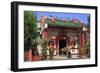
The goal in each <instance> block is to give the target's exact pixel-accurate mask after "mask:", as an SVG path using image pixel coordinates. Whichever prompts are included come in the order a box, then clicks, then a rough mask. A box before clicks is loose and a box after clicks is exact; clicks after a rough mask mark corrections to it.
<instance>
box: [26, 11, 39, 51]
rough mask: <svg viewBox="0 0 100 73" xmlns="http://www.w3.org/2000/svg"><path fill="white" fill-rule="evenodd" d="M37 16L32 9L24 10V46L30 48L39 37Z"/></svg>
mask: <svg viewBox="0 0 100 73" xmlns="http://www.w3.org/2000/svg"><path fill="white" fill-rule="evenodd" d="M37 35H38V33H37V24H36V16H35V15H34V13H33V12H32V11H25V12H24V47H25V50H28V49H29V48H31V47H32V45H35V44H36V38H37Z"/></svg>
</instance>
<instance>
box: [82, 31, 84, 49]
mask: <svg viewBox="0 0 100 73" xmlns="http://www.w3.org/2000/svg"><path fill="white" fill-rule="evenodd" d="M84 46H85V34H84V32H82V48H84Z"/></svg>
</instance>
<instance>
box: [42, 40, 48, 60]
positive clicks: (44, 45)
mask: <svg viewBox="0 0 100 73" xmlns="http://www.w3.org/2000/svg"><path fill="white" fill-rule="evenodd" d="M41 47H42V50H41V52H42V54H41V59H42V60H44V59H46V50H47V41H45V40H41Z"/></svg>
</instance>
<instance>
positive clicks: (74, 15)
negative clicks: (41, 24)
mask: <svg viewBox="0 0 100 73" xmlns="http://www.w3.org/2000/svg"><path fill="white" fill-rule="evenodd" d="M34 14H35V15H36V16H37V20H39V19H40V17H41V16H47V17H48V18H51V16H54V17H57V18H58V19H62V18H63V19H64V18H67V19H68V20H72V19H73V18H75V19H78V20H79V21H81V22H82V23H84V24H86V25H87V24H88V19H87V17H88V16H89V14H83V13H62V12H41V11H35V12H34Z"/></svg>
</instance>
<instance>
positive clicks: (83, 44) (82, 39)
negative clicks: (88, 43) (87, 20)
mask: <svg viewBox="0 0 100 73" xmlns="http://www.w3.org/2000/svg"><path fill="white" fill-rule="evenodd" d="M84 47H85V33H84V32H82V36H81V53H82V57H84V54H85V50H84Z"/></svg>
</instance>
